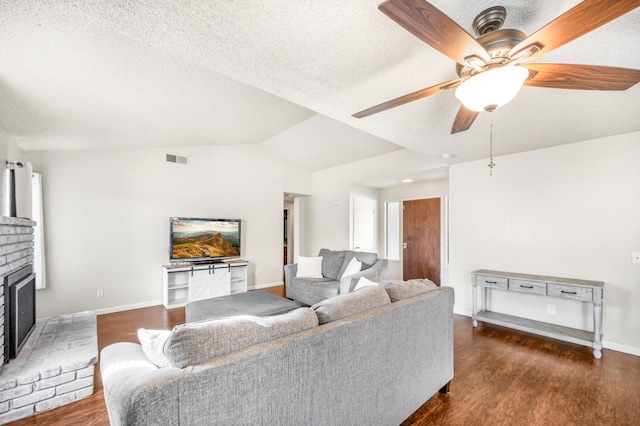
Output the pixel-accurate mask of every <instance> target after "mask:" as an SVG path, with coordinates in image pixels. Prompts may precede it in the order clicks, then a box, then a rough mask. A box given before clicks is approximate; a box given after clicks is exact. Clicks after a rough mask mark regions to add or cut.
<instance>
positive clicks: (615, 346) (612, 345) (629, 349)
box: [602, 340, 640, 356]
mask: <svg viewBox="0 0 640 426" xmlns="http://www.w3.org/2000/svg"><path fill="white" fill-rule="evenodd" d="M602 347H603V348H605V349H611V350H612V351H616V352H623V353H625V354H629V355H635V356H640V348H636V347H635V346H629V345H623V344H620V343H616V342H609V341H607V340H604V341H603V342H602Z"/></svg>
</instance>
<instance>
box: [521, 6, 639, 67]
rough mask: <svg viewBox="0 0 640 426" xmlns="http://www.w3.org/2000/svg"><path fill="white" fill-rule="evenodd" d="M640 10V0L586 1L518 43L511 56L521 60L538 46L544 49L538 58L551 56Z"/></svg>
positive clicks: (538, 53)
mask: <svg viewBox="0 0 640 426" xmlns="http://www.w3.org/2000/svg"><path fill="white" fill-rule="evenodd" d="M638 6H640V0H607V1H603V0H584V1H583V2H582V3H579V4H578V5H577V6H575V7H574V8H572V9H570V10H568V11H567V12H565V13H564V14H562V15H560V16H559V17H557V18H556V19H554V20H553V21H551V22H549V23H548V24H547V25H545V26H544V27H542V28H540V29H539V30H538V31H536V32H535V33H533V34H531V35H530V36H529V37H527V38H526V39H524V40H522V41H521V42H520V43H518V44H517V45H516V46H515V47H514V48H513V49H511V53H510V56H511V57H512V58H514V57H518V56H519V53H521V52H525V51H527V50H528V48H529V47H530V46H534V45H538V47H541V49H540V50H539V52H537V53H536V54H535V55H536V56H539V55H542V54H546V53H549V52H551V51H552V50H554V49H556V48H558V47H560V46H563V45H565V44H567V43H569V42H570V41H572V40H575V39H576V38H578V37H581V36H583V35H584V34H586V33H588V32H590V31H593V30H595V29H596V28H598V27H600V26H602V25H604V24H606V23H607V22H611V21H613V20H614V19H616V18H619V17H620V16H622V15H624V14H625V13H627V12H630V11H632V10H633V9H635V8H637V7H638Z"/></svg>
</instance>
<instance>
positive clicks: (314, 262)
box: [296, 256, 322, 278]
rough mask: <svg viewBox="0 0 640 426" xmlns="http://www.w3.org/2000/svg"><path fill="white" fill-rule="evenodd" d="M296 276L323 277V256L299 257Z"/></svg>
mask: <svg viewBox="0 0 640 426" xmlns="http://www.w3.org/2000/svg"><path fill="white" fill-rule="evenodd" d="M296 277H304V278H322V256H318V257H304V256H300V257H299V258H298V271H297V272H296Z"/></svg>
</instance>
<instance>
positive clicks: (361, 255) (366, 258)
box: [338, 251, 378, 277]
mask: <svg viewBox="0 0 640 426" xmlns="http://www.w3.org/2000/svg"><path fill="white" fill-rule="evenodd" d="M354 257H355V258H356V259H357V260H358V262H361V263H362V268H361V269H362V270H363V271H364V270H365V269H368V268H370V267H371V266H373V264H374V263H376V262H377V261H378V255H377V254H376V253H368V252H366V251H346V252H345V254H344V263H343V264H342V268H341V269H340V273H339V274H338V276H339V277H341V276H343V275H344V270H345V269H346V268H347V265H348V264H349V262H350V261H351V259H353V258H354Z"/></svg>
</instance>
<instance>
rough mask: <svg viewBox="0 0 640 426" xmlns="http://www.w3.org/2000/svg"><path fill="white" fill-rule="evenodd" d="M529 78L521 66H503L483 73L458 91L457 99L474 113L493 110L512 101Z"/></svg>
mask: <svg viewBox="0 0 640 426" xmlns="http://www.w3.org/2000/svg"><path fill="white" fill-rule="evenodd" d="M528 76H529V71H528V70H527V69H526V68H524V67H521V66H518V65H514V66H503V67H500V68H493V69H490V70H487V71H483V72H481V73H479V74H476V75H474V76H473V77H471V78H469V79H467V80H465V81H464V82H463V83H462V84H461V85H460V86H458V88H457V89H456V92H455V94H456V98H458V99H459V100H460V102H462V104H463V105H464V106H465V107H466V108H468V109H470V110H472V111H485V110H487V108H491V109H492V110H493V109H495V108H499V107H501V106H502V105H504V104H506V103H508V102H509V101H510V100H512V99H513V98H514V97H515V96H516V95H517V94H518V92H519V91H520V88H521V87H522V84H523V83H524V82H525V80H526V79H527V77H528Z"/></svg>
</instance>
